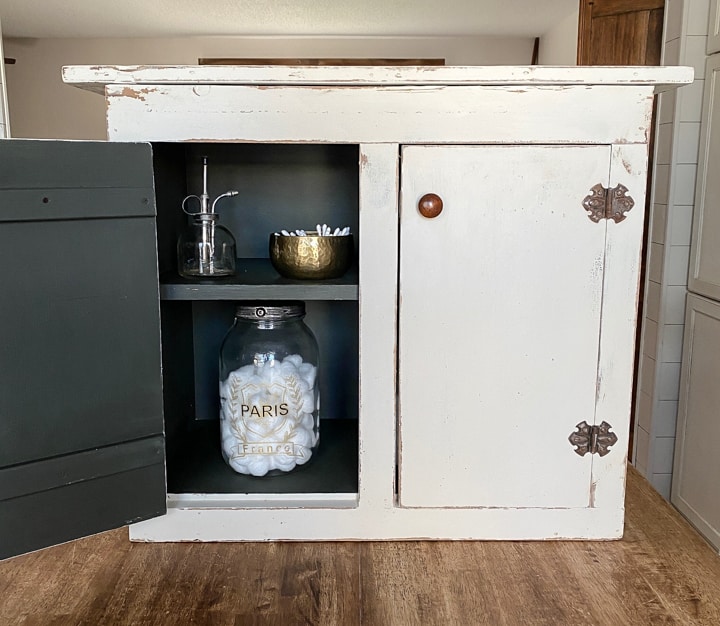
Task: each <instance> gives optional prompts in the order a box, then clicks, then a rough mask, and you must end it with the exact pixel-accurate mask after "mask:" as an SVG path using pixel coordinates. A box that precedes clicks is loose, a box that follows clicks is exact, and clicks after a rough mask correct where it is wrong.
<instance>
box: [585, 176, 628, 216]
mask: <svg viewBox="0 0 720 626" xmlns="http://www.w3.org/2000/svg"><path fill="white" fill-rule="evenodd" d="M590 192H591V193H590V195H587V196H585V199H584V200H583V201H582V205H583V207H584V208H585V210H586V211H587V212H588V217H589V218H590V219H591V220H592V221H593V222H599V221H600V220H601V219H608V220H612V221H613V222H615V223H616V224H617V223H618V222H622V221H623V220H624V219H625V218H626V217H627V213H628V211H630V209H632V208H633V207H634V206H635V200H633V199H632V198H631V197H630V196H628V195H627V193H628V188H627V187H626V186H625V185H618V186H617V187H613V188H612V189H605V187H603V186H602V185H601V184H600V183H598V184H597V185H595V186H594V187H593V188H592V189H591V190H590Z"/></svg>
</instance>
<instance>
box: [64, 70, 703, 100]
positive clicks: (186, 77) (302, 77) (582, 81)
mask: <svg viewBox="0 0 720 626" xmlns="http://www.w3.org/2000/svg"><path fill="white" fill-rule="evenodd" d="M692 75H693V72H692V68H689V67H662V68H661V67H600V66H594V67H551V66H543V65H534V66H502V65H490V66H472V67H449V66H415V67H385V66H378V67H331V66H324V67H323V66H320V67H287V66H242V65H239V66H235V65H233V66H230V65H203V66H197V65H185V66H150V65H136V66H117V65H94V66H87V65H69V66H65V67H63V70H62V76H63V81H65V82H66V83H69V84H73V85H76V86H78V87H80V88H82V89H88V90H90V91H95V92H97V93H103V87H104V86H105V85H118V84H124V85H133V84H136V85H196V84H209V85H279V86H285V85H296V86H297V85H323V86H324V85H327V86H335V87H338V86H342V85H352V86H362V87H369V86H373V85H375V86H377V85H394V86H400V85H412V86H422V85H476V86H477V85H498V86H513V85H515V86H517V85H536V86H539V85H586V86H592V85H605V86H609V85H648V86H650V87H652V88H653V89H654V90H656V91H663V90H665V89H669V88H673V87H676V86H678V85H683V84H685V83H688V82H690V81H692Z"/></svg>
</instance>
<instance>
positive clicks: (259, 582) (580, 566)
mask: <svg viewBox="0 0 720 626" xmlns="http://www.w3.org/2000/svg"><path fill="white" fill-rule="evenodd" d="M0 624H2V626H10V625H12V626H14V625H16V624H17V625H25V624H33V625H35V624H37V625H42V626H55V625H65V624H71V625H81V624H82V625H92V626H98V625H102V624H143V625H144V624H152V625H165V624H172V625H176V624H178V625H180V624H182V625H184V624H207V625H213V626H214V625H216V624H217V625H220V624H222V625H225V624H238V625H245V624H249V625H253V624H277V625H282V626H286V625H294V624H331V625H343V626H344V625H346V624H347V625H354V624H367V625H370V626H384V625H388V626H405V625H415V624H417V625H423V626H426V625H435V624H441V625H443V626H445V625H455V624H460V625H466V624H467V625H474V624H493V625H495V624H498V625H500V624H508V625H513V626H514V625H525V624H552V625H558V624H608V625H613V626H617V625H625V624H629V625H635V624H653V625H654V624H708V625H713V626H715V625H718V624H720V557H719V556H718V555H717V554H716V553H715V552H714V551H713V549H712V548H711V547H710V546H709V545H708V544H706V543H705V542H704V541H703V539H702V538H701V537H700V536H699V535H698V534H697V533H695V531H693V530H692V528H691V527H690V526H689V525H688V524H687V523H686V522H685V521H684V520H683V519H682V518H681V517H680V516H679V515H678V514H677V513H676V512H675V511H674V509H672V508H671V507H670V506H669V505H668V504H667V503H666V502H664V501H663V500H662V498H660V496H659V495H657V494H656V493H655V492H654V491H653V490H652V489H651V488H650V487H649V485H648V484H647V483H646V482H645V480H644V479H642V478H641V477H640V476H639V475H638V474H637V473H635V472H634V471H633V470H632V469H631V471H630V475H629V479H628V496H627V523H626V533H625V538H624V539H623V540H622V541H614V542H424V541H423V542H386V543H382V542H372V543H271V544H240V543H236V544H131V543H130V542H128V540H127V534H126V532H125V531H124V530H120V531H113V532H109V533H104V534H102V535H97V536H95V537H90V538H87V539H83V540H80V541H76V542H73V543H70V544H67V545H64V546H58V547H55V548H50V549H47V550H44V551H41V552H39V553H35V554H30V555H26V556H23V557H18V558H15V559H11V560H9V561H5V562H3V563H0Z"/></svg>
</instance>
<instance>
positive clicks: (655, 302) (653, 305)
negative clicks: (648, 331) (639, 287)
mask: <svg viewBox="0 0 720 626" xmlns="http://www.w3.org/2000/svg"><path fill="white" fill-rule="evenodd" d="M645 316H646V317H647V319H649V320H653V321H655V322H657V321H658V320H659V319H660V283H656V282H653V281H649V282H648V286H647V289H646V290H645Z"/></svg>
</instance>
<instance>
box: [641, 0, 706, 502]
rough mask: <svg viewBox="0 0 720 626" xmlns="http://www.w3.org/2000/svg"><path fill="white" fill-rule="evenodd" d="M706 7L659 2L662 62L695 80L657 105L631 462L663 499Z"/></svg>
mask: <svg viewBox="0 0 720 626" xmlns="http://www.w3.org/2000/svg"><path fill="white" fill-rule="evenodd" d="M709 10H710V0H666V2H665V32H664V41H665V44H664V47H663V63H664V64H665V65H691V66H692V67H694V68H695V75H696V80H695V81H694V82H693V84H692V85H688V86H686V87H683V88H681V89H680V90H677V91H673V92H670V93H666V94H663V95H662V96H661V98H660V102H659V107H658V126H657V137H656V152H655V166H654V172H653V190H652V195H651V198H652V205H651V206H652V215H651V221H650V223H651V229H652V230H651V233H650V241H651V243H650V246H649V256H648V260H647V263H648V265H647V282H646V285H645V311H644V316H645V319H644V320H643V329H642V335H641V336H642V340H643V343H642V349H643V355H642V359H641V362H640V368H639V381H638V385H639V393H638V397H637V399H636V405H635V409H636V429H635V442H636V443H635V451H634V456H633V462H634V463H635V465H636V467H637V468H638V469H639V470H640V471H641V472H642V473H643V474H645V475H646V476H647V477H648V478H649V479H650V481H651V483H652V484H653V485H654V486H655V488H656V489H657V490H658V491H659V492H660V493H661V494H662V495H663V496H665V497H666V498H668V497H669V495H670V485H671V481H672V460H673V451H674V446H675V422H676V420H677V399H678V395H679V385H680V361H681V359H682V341H683V330H684V326H683V324H684V321H685V298H686V289H687V273H688V263H689V253H690V237H691V231H692V211H693V202H694V199H695V176H696V172H697V161H698V147H699V143H700V122H701V119H702V103H703V88H704V79H703V76H704V67H705V47H706V42H707V37H706V33H707V26H708V15H709Z"/></svg>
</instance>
